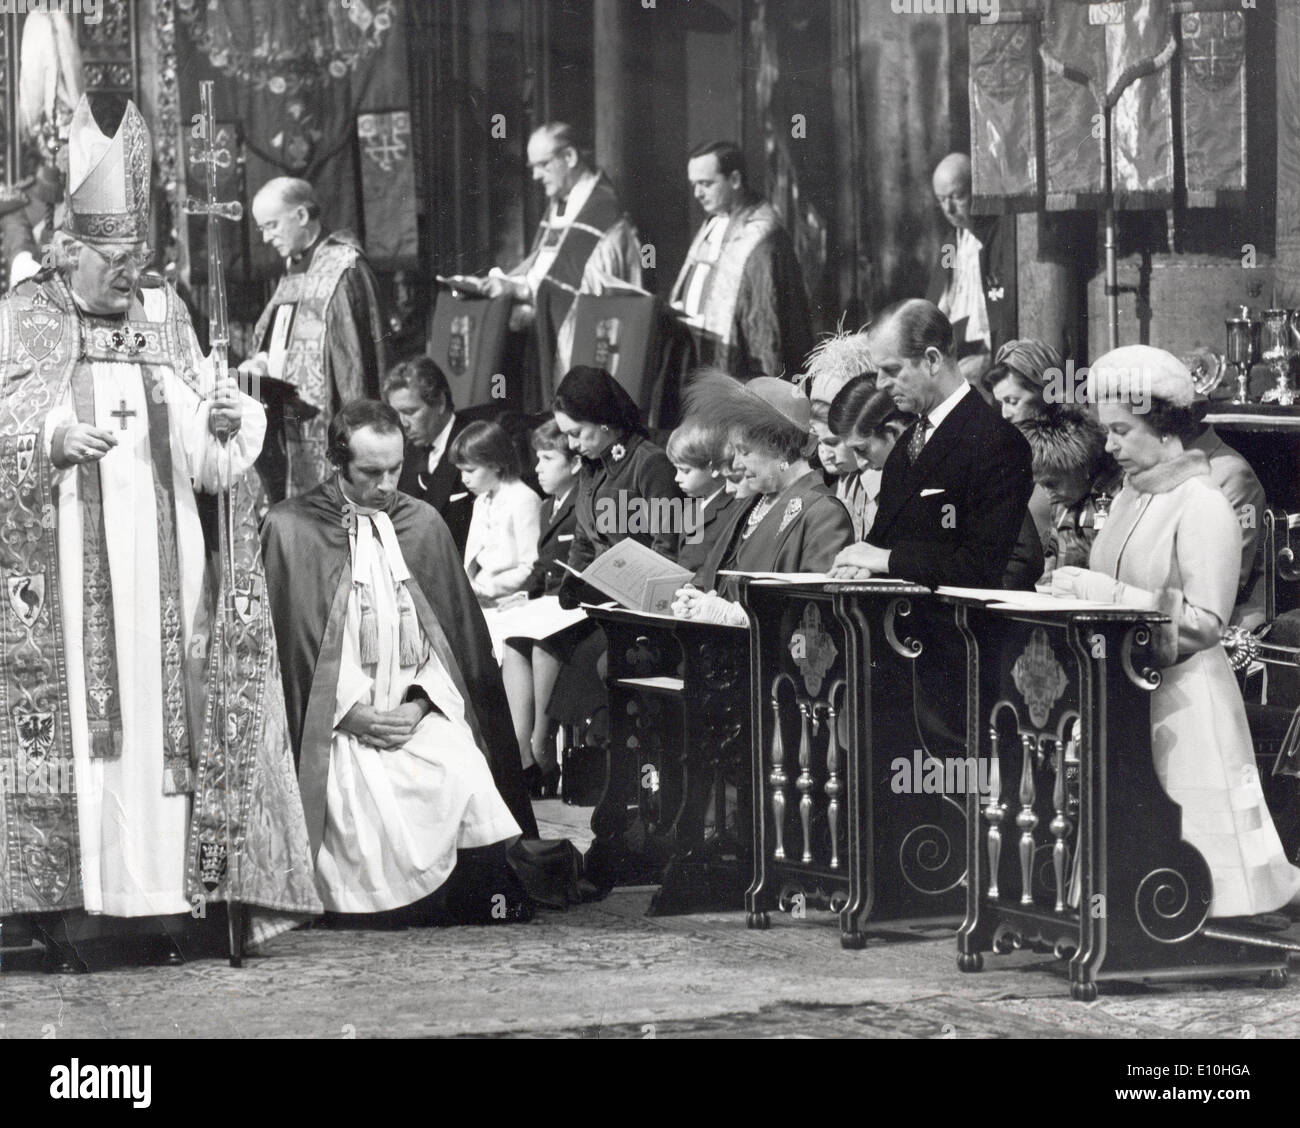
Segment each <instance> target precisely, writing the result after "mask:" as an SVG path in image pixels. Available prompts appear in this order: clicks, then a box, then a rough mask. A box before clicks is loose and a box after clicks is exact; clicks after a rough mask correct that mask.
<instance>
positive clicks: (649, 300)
mask: <svg viewBox="0 0 1300 1128" xmlns="http://www.w3.org/2000/svg"><path fill="white" fill-rule="evenodd" d="M660 308H661V303H660V301H659V299H658V298H656V297H654V296H653V295H652V294H620V293H613V294H600V295H596V294H579V295H578V297H577V298H576V299H575V305H574V315H573V316H574V327H573V358H572V359H573V364H574V365H575V366H576V365H579V364H586V365H591V366H593V367H595V368H603V369H604V370H605V371H606V372H608V373H609V374H610V375H611V376H613V377H614V379H615V380H617V381H618V382H619V383H620V384H622V385H623V389H624V390H625V391H626V392H627V394H628V395H630V396H631V397H632V399H633V401H634V402H635V403H636V405H637V407H638V408H640V409H641V418H642V419H644V420H645V421H646V422H647V424H649V425H650V426H657V425H658V416H659V398H660V394H661V389H660V387H659V379H658V376H659V372H658V369H659V317H660ZM561 375H563V373H561Z"/></svg>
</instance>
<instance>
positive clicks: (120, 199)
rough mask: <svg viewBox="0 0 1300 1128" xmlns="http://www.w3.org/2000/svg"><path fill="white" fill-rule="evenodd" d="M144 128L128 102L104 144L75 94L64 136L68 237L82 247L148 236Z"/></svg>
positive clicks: (86, 104)
mask: <svg viewBox="0 0 1300 1128" xmlns="http://www.w3.org/2000/svg"><path fill="white" fill-rule="evenodd" d="M152 151H153V150H152V148H151V144H150V138H149V127H148V126H147V125H145V121H144V116H143V115H142V114H141V113H140V111H139V110H138V109H136V107H135V103H134V102H130V101H128V102H127V104H126V112H125V113H124V114H123V115H122V121H121V123H120V124H119V125H118V127H117V133H116V134H115V135H114V136H113V138H112V139H111V140H110V139H109V138H108V137H106V136H104V131H103V130H101V129H100V128H99V124H98V123H97V122H96V121H95V115H94V114H92V113H91V112H90V100H89V98H87V97H86V95H84V94H83V95H82V96H81V101H80V102H78V103H77V109H76V112H75V113H74V114H73V115H72V131H71V133H70V134H69V137H68V185H69V189H70V191H69V194H68V221H67V229H68V233H69V234H70V235H74V236H76V237H77V238H78V239H81V240H83V241H85V242H87V243H139V242H142V241H143V240H145V239H147V238H148V235H149V203H150V200H149V167H150V159H151V154H152Z"/></svg>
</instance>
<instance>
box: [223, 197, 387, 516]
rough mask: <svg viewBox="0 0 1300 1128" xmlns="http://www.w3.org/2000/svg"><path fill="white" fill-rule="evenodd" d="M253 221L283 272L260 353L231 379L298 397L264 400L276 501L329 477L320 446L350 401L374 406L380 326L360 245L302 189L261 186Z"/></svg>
mask: <svg viewBox="0 0 1300 1128" xmlns="http://www.w3.org/2000/svg"><path fill="white" fill-rule="evenodd" d="M253 220H254V222H256V224H257V229H258V230H259V231H260V232H261V233H262V239H263V241H264V242H266V243H269V244H270V245H271V246H272V247H274V248H275V251H276V253H277V254H278V255H279V256H280V257H281V258H282V259H283V260H284V263H285V273H284V276H283V277H282V278H281V279H280V283H279V285H278V286H277V287H276V291H275V294H274V295H273V296H272V298H271V302H270V304H269V305H268V306H267V307H266V309H265V310H263V312H262V316H261V318H260V319H259V320H258V323H257V328H256V330H255V332H254V337H255V340H256V343H257V350H258V351H257V352H256V353H255V354H254V355H253V356H251V357H249V359H248V360H246V361H245V362H244V363H243V364H241V365H240V369H239V370H240V372H241V373H245V374H251V375H256V376H259V377H265V376H271V377H274V378H275V379H276V380H283V381H285V382H286V383H288V384H290V385H292V386H293V388H294V389H295V390H296V392H297V398H296V400H291V401H289V402H287V403H285V402H283V401H282V400H280V399H279V398H272V397H269V396H264V397H263V398H264V399H265V400H267V402H268V407H269V412H268V415H269V418H268V427H267V436H266V446H267V449H266V450H264V451H263V457H262V459H261V460H260V461H259V462H258V469H259V470H260V471H261V472H262V478H263V481H264V482H265V483H266V487H267V492H268V494H269V495H270V499H271V501H273V502H275V501H279V500H281V499H283V498H285V497H296V496H297V495H298V494H302V493H306V492H307V491H308V490H310V489H313V488H314V487H315V486H318V485H319V484H320V483H321V482H322V481H324V480H325V477H326V476H327V474H328V473H330V472H331V471H330V469H329V467H328V466H327V464H326V460H325V441H326V432H327V430H328V428H329V421H330V419H331V418H332V417H333V415H334V413H335V412H336V411H338V409H339V408H340V407H342V405H343V404H345V403H348V402H349V401H351V400H354V399H360V398H370V399H376V398H378V396H379V381H380V378H381V377H382V375H383V373H384V371H385V369H386V357H385V355H384V332H385V325H384V319H383V316H382V312H381V310H380V305H379V293H378V289H377V287H376V284H375V276H374V274H373V273H372V272H371V269H370V266H369V264H368V263H367V262H366V259H365V255H364V253H363V252H362V249H361V244H360V242H359V241H358V239H357V237H356V236H355V235H354V234H353V233H352V232H351V231H346V230H340V231H330V230H328V229H327V228H326V227H325V226H324V224H323V223H322V222H321V208H320V204H319V203H318V202H317V199H316V194H315V191H314V189H313V188H312V186H311V185H310V184H308V183H307V181H305V180H295V179H293V178H291V177H287V176H281V177H276V178H275V179H274V180H268V181H267V182H266V183H265V184H264V185H263V186H262V188H261V189H260V190H259V191H258V193H257V195H256V196H254V197H253Z"/></svg>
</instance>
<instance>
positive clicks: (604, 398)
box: [538, 366, 683, 793]
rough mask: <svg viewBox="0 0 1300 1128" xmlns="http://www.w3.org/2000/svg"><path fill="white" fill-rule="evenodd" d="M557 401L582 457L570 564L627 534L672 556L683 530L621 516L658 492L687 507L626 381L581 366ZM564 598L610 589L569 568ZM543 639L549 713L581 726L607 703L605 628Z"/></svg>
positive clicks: (568, 601) (591, 596)
mask: <svg viewBox="0 0 1300 1128" xmlns="http://www.w3.org/2000/svg"><path fill="white" fill-rule="evenodd" d="M552 406H553V410H554V412H555V423H556V425H557V426H558V427H559V428H560V430H561V431H562V432H564V434H565V435H566V436H567V437H568V440H569V447H570V449H572V450H574V451H576V452H577V453H578V454H580V455H581V456H582V469H581V470H580V471H579V472H578V486H577V491H576V493H577V498H576V500H575V502H574V516H575V518H576V527H575V529H574V536H573V543H572V545H571V547H570V549H569V559H568V564H569V567H570V568H572V569H574V570H576V571H579V572H581V571H582V570H583V569H585V568H586V567H587V565H589V564H590V563H591V562H592V561H593V560H595V559H596V557H598V556H599V555H600V554H601V553H603V552H605V551H607V550H608V549H610V548H613V547H614V545H616V544H618V543H619V541H621V540H624V539H625V538H626V537H629V536H631V537H633V539H635V540H637V541H639V542H640V543H642V544H645V545H647V546H648V547H650V548H652V549H654V550H655V551H656V552H658V553H661V554H662V555H664V556H667V557H669V558H670V559H672V558H673V557H674V556H675V553H676V548H677V539H678V535H679V533H680V532H681V530H679V529H675V528H656V529H652V530H651V531H649V532H638V533H631V532H628V531H627V528H626V523H625V522H624V521H623V520H622V519H621V515H625V514H629V513H631V512H632V511H633V509H634V508H635V506H634V503H637V502H644V501H651V500H653V499H655V498H667V499H679V500H678V504H676V505H674V506H671V507H667V508H668V510H669V511H670V512H675V513H682V512H683V506H682V505H681V504H680V498H681V493H680V491H679V490H678V489H677V482H676V471H675V470H674V469H673V464H672V463H671V462H669V461H668V456H667V455H666V454H665V453H664V451H663V450H662V448H660V447H658V446H656V445H655V444H654V443H652V442H651V441H650V439H649V437H648V436H647V433H646V429H645V425H644V424H643V423H642V421H641V413H640V411H639V410H638V409H637V406H636V404H635V403H633V402H632V398H631V397H630V396H629V395H628V394H627V392H625V391H624V390H623V387H622V385H620V384H619V383H618V382H617V381H616V380H615V379H614V378H613V377H612V376H611V375H610V374H609V373H608V372H605V371H604V370H603V369H599V368H589V367H585V366H579V367H577V368H574V369H571V370H570V372H569V374H568V375H567V376H565V377H564V379H563V381H561V383H560V386H559V389H558V390H557V391H556V393H555V402H554V404H553V405H552ZM649 511H650V512H651V513H654V512H655V509H654V508H650V510H649ZM559 597H560V604H561V605H562V606H564V607H577V606H578V605H579V604H580V603H605V602H607V597H606V596H605V595H603V594H602V593H601V592H599V591H597V590H596V589H595V588H593V587H590V586H589V585H587V584H585V583H583V582H582V581H581V580H580V579H578V577H577V576H575V575H573V574H572V573H569V574H567V575H566V576H565V577H564V581H563V583H561V585H560V590H559ZM538 645H539V646H541V647H543V648H544V649H546V650H547V651H548V652H550V653H551V654H553V655H554V656H555V657H556V658H558V659H559V660H560V662H561V663H562V668H561V670H560V673H559V676H558V678H557V679H556V682H555V688H554V689H553V690H552V692H551V697H550V702H549V705H548V707H547V712H548V714H549V715H550V716H551V717H552V718H554V719H555V720H557V721H559V722H560V723H561V724H569V725H581V724H584V723H585V722H586V721H587V720H588V719H589V718H590V717H591V716H592V714H594V713H595V712H596V711H597V710H598V709H599V708H600V707H601V706H602V705H603V704H604V703H605V684H604V674H605V661H604V658H605V648H606V640H605V632H604V631H602V630H601V629H600V628H599V627H597V626H596V625H595V624H594V623H590V622H584V623H579V624H577V625H576V626H573V627H569V628H567V629H566V630H563V631H560V632H559V633H558V634H554V635H552V636H551V637H550V638H547V639H544V640H542V641H541V642H539V643H538ZM542 775H543V777H544V782H543V783H542V788H541V789H542V790H543V792H544V793H550V792H551V791H552V789H553V786H554V783H555V781H556V780H557V778H558V773H557V772H556V770H555V768H554V767H552V766H549V765H543V766H542Z"/></svg>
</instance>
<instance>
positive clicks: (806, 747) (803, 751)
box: [795, 701, 817, 865]
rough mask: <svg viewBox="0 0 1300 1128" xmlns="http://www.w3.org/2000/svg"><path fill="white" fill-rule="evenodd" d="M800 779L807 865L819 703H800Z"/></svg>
mask: <svg viewBox="0 0 1300 1128" xmlns="http://www.w3.org/2000/svg"><path fill="white" fill-rule="evenodd" d="M799 716H800V721H799V725H800V731H799V778H798V779H797V780H795V788H796V789H797V790H798V792H799V823H800V825H801V826H802V827H803V862H804V864H805V865H807V864H808V863H809V862H811V861H812V860H813V857H812V789H813V787H814V786H815V785H814V782H813V775H812V742H813V733H814V732H816V730H817V703H816V702H813V701H800V702H799Z"/></svg>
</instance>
